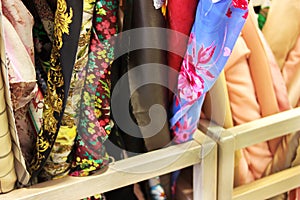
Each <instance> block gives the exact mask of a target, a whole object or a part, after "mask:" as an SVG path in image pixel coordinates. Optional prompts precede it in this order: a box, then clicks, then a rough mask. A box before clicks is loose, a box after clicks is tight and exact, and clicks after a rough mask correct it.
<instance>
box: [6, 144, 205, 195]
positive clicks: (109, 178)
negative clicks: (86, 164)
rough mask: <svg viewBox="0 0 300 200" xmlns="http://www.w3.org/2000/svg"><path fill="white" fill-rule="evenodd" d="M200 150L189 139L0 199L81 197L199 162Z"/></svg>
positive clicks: (21, 190) (18, 190)
mask: <svg viewBox="0 0 300 200" xmlns="http://www.w3.org/2000/svg"><path fill="white" fill-rule="evenodd" d="M201 150H202V145H201V144H199V143H198V142H196V141H194V140H192V141H189V142H186V143H184V144H179V145H174V146H170V147H167V148H163V149H160V150H156V151H152V152H149V153H145V154H141V155H138V156H135V157H131V158H128V159H125V160H121V161H117V162H115V163H113V164H111V165H110V166H109V168H108V170H107V171H106V172H104V173H102V174H99V175H92V176H88V177H66V178H62V179H58V180H52V181H48V182H44V183H40V184H36V185H34V186H31V187H29V188H22V189H17V190H14V191H12V192H10V193H7V194H1V195H0V199H3V200H12V199H14V200H29V199H31V200H32V199H39V200H43V199H45V200H48V199H59V198H61V197H63V198H64V199H65V200H68V199H70V200H73V199H81V198H85V197H88V196H92V195H95V194H97V193H103V192H107V191H110V190H113V189H116V188H120V187H123V186H126V185H130V184H133V183H136V182H140V181H143V180H147V179H149V178H151V177H155V176H159V175H163V174H167V173H170V172H172V171H176V170H179V169H182V168H185V167H188V166H192V165H194V164H197V163H200V162H201Z"/></svg>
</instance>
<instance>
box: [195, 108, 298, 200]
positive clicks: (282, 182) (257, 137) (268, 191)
mask: <svg viewBox="0 0 300 200" xmlns="http://www.w3.org/2000/svg"><path fill="white" fill-rule="evenodd" d="M199 128H200V130H202V131H203V132H205V133H207V135H209V136H210V137H211V138H213V139H214V140H215V141H216V142H217V143H218V192H217V193H218V195H217V196H218V200H223V199H225V200H228V199H234V200H243V199H245V200H246V199H267V198H270V197H273V196H276V195H278V194H281V193H284V192H287V191H289V190H291V189H294V188H297V187H299V186H300V166H296V167H292V168H289V169H286V170H283V171H280V172H277V173H275V174H272V175H270V176H267V177H264V178H261V179H258V180H256V181H254V182H252V183H249V184H246V185H242V186H239V187H236V188H233V182H234V159H235V151H236V150H238V149H242V148H244V147H248V146H251V145H253V144H257V143H260V142H263V141H267V140H270V139H273V138H277V137H280V136H283V135H287V134H289V133H292V132H295V131H298V130H300V107H298V108H295V109H292V110H289V111H285V112H282V113H278V114H274V115H272V116H268V117H264V118H261V119H258V120H255V121H252V122H248V123H245V124H242V125H238V126H235V127H232V128H228V129H224V128H222V127H220V126H218V125H216V124H214V123H212V122H209V121H207V120H200V125H199Z"/></svg>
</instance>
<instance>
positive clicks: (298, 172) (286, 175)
mask: <svg viewBox="0 0 300 200" xmlns="http://www.w3.org/2000/svg"><path fill="white" fill-rule="evenodd" d="M299 186H300V166H296V167H292V168H290V169H286V170H283V171H280V172H277V173H276V174H272V175H269V176H267V177H264V178H261V179H259V180H256V181H254V182H252V183H249V184H247V185H242V186H239V187H236V188H234V191H233V198H232V199H234V200H247V199H268V198H270V197H273V196H276V195H278V194H282V193H284V192H287V191H289V190H292V189H294V188H297V187H299Z"/></svg>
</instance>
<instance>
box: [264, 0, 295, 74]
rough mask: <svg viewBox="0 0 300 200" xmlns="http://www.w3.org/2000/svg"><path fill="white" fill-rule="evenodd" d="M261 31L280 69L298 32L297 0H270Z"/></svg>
mask: <svg viewBox="0 0 300 200" xmlns="http://www.w3.org/2000/svg"><path fill="white" fill-rule="evenodd" d="M262 32H263V34H264V36H265V37H266V40H267V42H268V44H269V45H270V47H271V49H272V51H273V53H274V55H275V57H276V60H277V62H278V65H279V67H280V69H282V67H283V65H284V62H285V60H286V58H287V56H288V53H289V51H290V50H291V49H292V48H293V47H294V45H295V43H296V40H297V38H298V36H299V34H300V2H299V0H285V1H284V2H283V1H281V0H272V6H271V7H270V10H269V12H268V17H267V20H266V23H265V25H264V27H263V29H262Z"/></svg>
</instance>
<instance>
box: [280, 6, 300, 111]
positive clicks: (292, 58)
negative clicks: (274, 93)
mask: <svg viewBox="0 0 300 200" xmlns="http://www.w3.org/2000/svg"><path fill="white" fill-rule="evenodd" d="M299 4H300V2H299ZM299 12H300V11H299ZM282 76H283V78H284V80H285V82H286V86H287V89H288V96H289V101H290V104H291V106H292V107H296V106H297V103H298V102H299V100H300V34H299V36H298V38H297V41H296V44H295V46H294V48H293V49H292V50H291V51H290V53H289V55H288V57H287V60H286V62H285V63H284V66H283V68H282Z"/></svg>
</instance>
